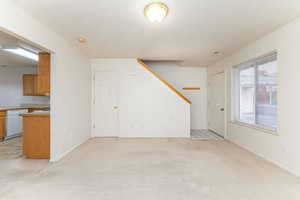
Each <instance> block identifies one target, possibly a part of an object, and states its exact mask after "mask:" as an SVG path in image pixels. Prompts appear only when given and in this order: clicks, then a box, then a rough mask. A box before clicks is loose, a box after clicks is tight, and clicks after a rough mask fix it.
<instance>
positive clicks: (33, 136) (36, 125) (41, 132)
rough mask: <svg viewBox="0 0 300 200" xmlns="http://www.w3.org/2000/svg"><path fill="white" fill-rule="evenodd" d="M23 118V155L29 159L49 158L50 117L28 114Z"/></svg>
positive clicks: (23, 115) (47, 115)
mask: <svg viewBox="0 0 300 200" xmlns="http://www.w3.org/2000/svg"><path fill="white" fill-rule="evenodd" d="M21 116H22V117H23V155H24V156H25V157H26V158H30V159H49V158H50V115H49V114H38V113H33V114H31V113H28V114H22V115H21Z"/></svg>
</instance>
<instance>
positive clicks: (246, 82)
mask: <svg viewBox="0 0 300 200" xmlns="http://www.w3.org/2000/svg"><path fill="white" fill-rule="evenodd" d="M240 120H241V121H243V122H246V123H250V124H254V123H255V68H254V67H250V68H246V69H243V70H240Z"/></svg>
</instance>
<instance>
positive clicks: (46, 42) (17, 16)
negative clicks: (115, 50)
mask: <svg viewBox="0 0 300 200" xmlns="http://www.w3.org/2000/svg"><path fill="white" fill-rule="evenodd" d="M0 28H1V29H5V30H7V31H10V32H13V33H15V34H17V35H18V36H22V37H23V38H26V39H27V40H29V41H32V42H34V43H35V44H37V45H40V46H42V47H44V48H47V49H50V50H51V51H52V52H53V53H52V65H51V67H52V68H51V86H52V90H51V160H52V161H56V160H59V159H60V158H61V157H62V156H63V155H65V154H66V153H68V152H69V151H70V150H72V149H73V148H75V147H76V146H78V145H79V144H81V143H83V142H84V141H86V140H87V139H88V138H89V137H90V130H91V129H90V128H91V118H90V116H91V114H90V112H91V109H90V106H91V92H90V91H91V90H90V87H91V76H90V74H91V71H90V66H89V59H88V58H87V57H86V56H84V55H83V54H82V53H81V52H79V51H78V50H77V49H76V48H75V47H73V46H71V45H70V44H69V43H68V42H67V41H66V40H64V39H63V38H62V37H61V36H60V35H58V34H56V33H55V32H53V31H52V30H50V29H49V28H48V27H47V26H45V25H43V24H41V23H40V22H39V21H38V20H36V19H34V18H32V17H31V16H29V15H28V14H27V13H26V12H25V11H24V10H22V9H20V8H18V7H17V6H16V5H15V4H14V3H12V1H11V0H2V1H1V6H0Z"/></svg>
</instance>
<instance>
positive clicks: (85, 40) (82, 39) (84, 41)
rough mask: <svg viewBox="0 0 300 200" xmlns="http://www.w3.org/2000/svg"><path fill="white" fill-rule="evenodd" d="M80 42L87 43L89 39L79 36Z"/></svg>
mask: <svg viewBox="0 0 300 200" xmlns="http://www.w3.org/2000/svg"><path fill="white" fill-rule="evenodd" d="M78 42H79V43H82V44H83V43H86V42H87V39H86V38H84V37H79V38H78Z"/></svg>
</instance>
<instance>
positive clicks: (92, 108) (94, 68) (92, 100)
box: [91, 67, 120, 138]
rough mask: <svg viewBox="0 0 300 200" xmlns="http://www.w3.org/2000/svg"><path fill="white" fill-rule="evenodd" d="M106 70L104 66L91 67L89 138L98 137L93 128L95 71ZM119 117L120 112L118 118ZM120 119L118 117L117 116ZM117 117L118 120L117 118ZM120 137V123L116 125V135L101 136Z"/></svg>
mask: <svg viewBox="0 0 300 200" xmlns="http://www.w3.org/2000/svg"><path fill="white" fill-rule="evenodd" d="M106 71H108V70H107V69H105V68H100V67H92V73H91V80H92V81H91V85H92V87H91V90H92V91H91V93H92V95H91V97H92V98H91V138H96V137H99V136H97V135H96V132H95V129H96V122H95V117H96V116H95V75H96V72H106ZM119 117H120V114H119V116H118V118H119ZM119 119H120V118H119ZM119 119H118V120H119ZM119 137H120V125H119V126H118V136H113V137H104V136H103V137H101V138H119Z"/></svg>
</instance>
